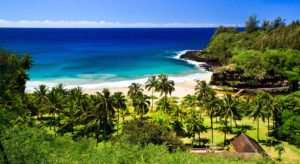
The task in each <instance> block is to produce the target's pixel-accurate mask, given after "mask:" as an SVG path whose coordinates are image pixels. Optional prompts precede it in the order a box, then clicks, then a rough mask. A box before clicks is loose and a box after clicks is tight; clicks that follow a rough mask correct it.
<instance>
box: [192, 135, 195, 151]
mask: <svg viewBox="0 0 300 164" xmlns="http://www.w3.org/2000/svg"><path fill="white" fill-rule="evenodd" d="M194 140H195V132H194V135H193V139H192V148H193V147H194Z"/></svg>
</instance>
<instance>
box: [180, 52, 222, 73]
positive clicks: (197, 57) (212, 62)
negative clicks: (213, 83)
mask: <svg viewBox="0 0 300 164" xmlns="http://www.w3.org/2000/svg"><path fill="white" fill-rule="evenodd" d="M204 54H205V52H204V51H201V50H194V51H192V50H191V51H186V52H185V53H183V54H182V55H181V56H180V57H179V58H180V59H185V60H192V61H196V62H205V63H203V64H199V65H200V67H202V68H204V69H205V70H207V71H213V70H215V69H216V68H218V67H220V66H221V64H220V63H219V61H218V59H211V58H208V57H205V56H204Z"/></svg>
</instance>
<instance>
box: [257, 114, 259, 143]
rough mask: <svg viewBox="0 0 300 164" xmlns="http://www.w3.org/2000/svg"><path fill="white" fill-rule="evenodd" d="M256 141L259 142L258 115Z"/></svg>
mask: <svg viewBox="0 0 300 164" xmlns="http://www.w3.org/2000/svg"><path fill="white" fill-rule="evenodd" d="M257 141H258V142H259V117H258V118H257Z"/></svg>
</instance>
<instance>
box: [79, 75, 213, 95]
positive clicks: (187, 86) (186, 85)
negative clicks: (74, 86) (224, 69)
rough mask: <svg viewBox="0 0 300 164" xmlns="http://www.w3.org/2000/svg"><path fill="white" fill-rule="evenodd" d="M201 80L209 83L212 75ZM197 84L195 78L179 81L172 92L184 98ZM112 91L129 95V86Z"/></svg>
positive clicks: (96, 90) (92, 91)
mask: <svg viewBox="0 0 300 164" xmlns="http://www.w3.org/2000/svg"><path fill="white" fill-rule="evenodd" d="M201 80H205V81H206V82H207V83H209V81H210V77H206V78H204V79H201ZM195 85H196V82H195V81H194V80H187V81H184V82H179V83H175V86H174V87H175V91H174V92H172V96H176V97H179V98H182V97H184V96H186V95H188V94H194V93H195V90H194V88H195ZM142 88H143V89H144V93H145V94H147V95H148V96H151V95H152V91H151V90H150V91H148V90H146V89H145V86H144V85H143V86H142ZM101 90H102V89H93V90H84V91H83V93H86V94H96V93H97V92H101ZM109 90H110V91H111V92H112V93H114V92H123V93H124V94H125V95H127V92H128V90H129V89H128V87H123V88H111V89H109ZM154 95H155V96H157V97H159V96H160V93H157V92H155V93H154Z"/></svg>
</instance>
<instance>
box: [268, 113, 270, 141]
mask: <svg viewBox="0 0 300 164" xmlns="http://www.w3.org/2000/svg"><path fill="white" fill-rule="evenodd" d="M269 122H270V116H268V136H270V125H269Z"/></svg>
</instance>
